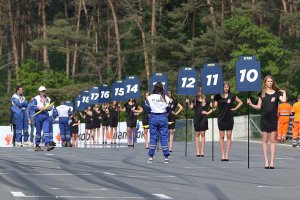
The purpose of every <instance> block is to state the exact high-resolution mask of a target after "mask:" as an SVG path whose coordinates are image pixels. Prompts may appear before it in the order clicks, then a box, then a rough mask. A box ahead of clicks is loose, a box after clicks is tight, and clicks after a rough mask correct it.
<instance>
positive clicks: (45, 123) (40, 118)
mask: <svg viewBox="0 0 300 200" xmlns="http://www.w3.org/2000/svg"><path fill="white" fill-rule="evenodd" d="M50 102H51V99H50V98H49V97H47V96H46V97H45V98H43V99H42V98H41V96H40V95H37V96H35V97H34V99H33V101H32V104H33V109H34V110H35V112H38V111H39V110H40V109H41V108H44V107H45V106H48V105H49V104H50ZM52 109H53V108H52V106H50V107H49V108H48V109H47V110H44V111H42V112H41V113H39V114H37V115H35V127H36V136H35V145H36V146H39V144H40V143H41V132H42V131H43V133H44V140H45V145H46V146H47V145H48V144H49V143H50V135H49V133H50V126H49V125H50V124H49V113H48V111H50V110H52Z"/></svg>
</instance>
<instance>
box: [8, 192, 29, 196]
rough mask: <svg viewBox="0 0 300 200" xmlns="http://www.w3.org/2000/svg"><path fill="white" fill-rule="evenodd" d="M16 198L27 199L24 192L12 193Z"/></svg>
mask: <svg viewBox="0 0 300 200" xmlns="http://www.w3.org/2000/svg"><path fill="white" fill-rule="evenodd" d="M10 193H11V194H12V195H13V196H14V197H26V195H25V194H23V192H10Z"/></svg>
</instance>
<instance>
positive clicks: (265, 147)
mask: <svg viewBox="0 0 300 200" xmlns="http://www.w3.org/2000/svg"><path fill="white" fill-rule="evenodd" d="M262 142H263V151H264V159H265V167H268V166H269V160H268V133H267V132H263V134H262Z"/></svg>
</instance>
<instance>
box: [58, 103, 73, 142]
mask: <svg viewBox="0 0 300 200" xmlns="http://www.w3.org/2000/svg"><path fill="white" fill-rule="evenodd" d="M56 110H57V114H58V117H59V119H58V123H59V130H60V136H61V141H62V143H64V142H70V141H71V136H70V135H71V133H70V132H71V130H70V124H69V116H70V115H71V114H72V111H71V108H70V107H69V106H67V105H64V104H62V105H60V106H57V107H56Z"/></svg>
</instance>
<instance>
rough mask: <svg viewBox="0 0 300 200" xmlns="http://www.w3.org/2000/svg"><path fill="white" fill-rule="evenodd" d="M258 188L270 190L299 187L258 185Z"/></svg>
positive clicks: (296, 187) (297, 187)
mask: <svg viewBox="0 0 300 200" xmlns="http://www.w3.org/2000/svg"><path fill="white" fill-rule="evenodd" d="M257 187H258V188H271V189H299V188H300V186H292V187H283V186H274V185H259V186H257Z"/></svg>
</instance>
